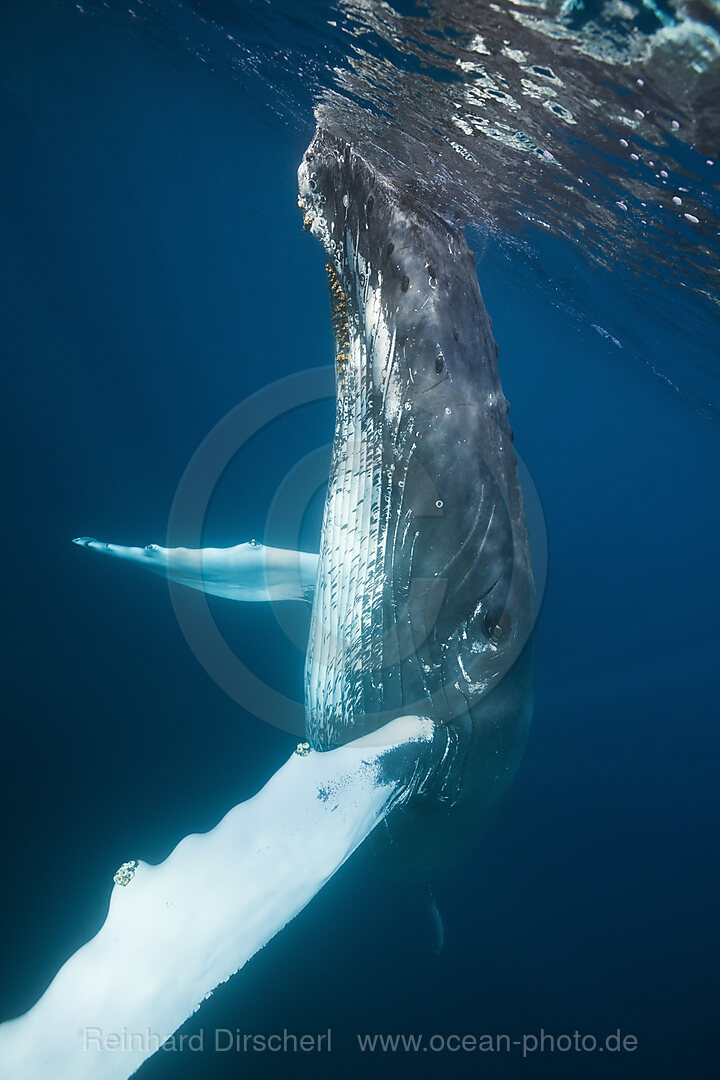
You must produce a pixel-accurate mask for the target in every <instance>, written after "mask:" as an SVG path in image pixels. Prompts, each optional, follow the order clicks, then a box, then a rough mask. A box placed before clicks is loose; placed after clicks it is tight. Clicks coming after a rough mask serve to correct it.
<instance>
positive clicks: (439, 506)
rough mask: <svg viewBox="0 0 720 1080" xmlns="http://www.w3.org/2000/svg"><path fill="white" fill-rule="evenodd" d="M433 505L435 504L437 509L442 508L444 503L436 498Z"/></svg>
mask: <svg viewBox="0 0 720 1080" xmlns="http://www.w3.org/2000/svg"><path fill="white" fill-rule="evenodd" d="M435 505H436V506H437V508H438V510H442V508H443V505H444V504H443V501H442V499H438V501H437V502H436V503H435Z"/></svg>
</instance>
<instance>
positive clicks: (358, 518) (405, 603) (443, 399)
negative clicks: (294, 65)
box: [299, 129, 534, 876]
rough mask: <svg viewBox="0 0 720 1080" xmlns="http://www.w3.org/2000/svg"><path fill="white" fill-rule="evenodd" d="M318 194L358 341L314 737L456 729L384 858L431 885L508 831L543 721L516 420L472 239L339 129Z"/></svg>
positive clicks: (320, 638) (306, 163)
mask: <svg viewBox="0 0 720 1080" xmlns="http://www.w3.org/2000/svg"><path fill="white" fill-rule="evenodd" d="M299 181H300V205H301V207H302V208H303V210H304V213H305V227H306V228H307V229H308V230H309V231H311V232H312V233H314V234H315V235H317V236H318V238H319V239H320V240H321V241H322V242H323V244H324V246H325V250H326V253H327V256H328V262H329V264H330V265H331V266H332V268H333V270H334V275H335V278H334V281H332V280H331V284H333V285H334V291H335V295H336V297H337V296H338V295H342V300H343V302H344V303H345V306H346V310H347V326H348V333H349V338H350V342H351V344H350V347H346V346H345V344H344V340H343V331H342V328H341V329H340V331H339V333H338V330H337V325H336V333H338V340H337V341H336V355H337V356H338V379H337V389H338V403H337V416H336V432H335V443H334V449H333V463H332V466H331V474H330V481H329V489H328V498H327V502H326V511H325V521H324V525H323V542H322V544H321V552H320V568H319V574H318V594H317V596H316V601H315V606H314V611H313V628H312V629H311V636H310V645H309V652H308V665H307V669H306V672H307V693H306V707H307V725H308V737H309V739H310V740H311V741H312V742H313V744H314V745H316V746H318V747H319V748H323V749H324V748H328V747H332V746H336V745H338V744H340V743H344V742H346V741H348V740H349V739H351V738H354V737H357V736H358V735H360V734H365V733H367V732H368V731H372V730H374V729H375V728H377V727H378V726H380V725H381V724H382V723H384V722H387V721H388V720H390V719H392V718H393V717H394V716H398V715H403V714H408V713H418V714H421V715H426V716H429V717H431V718H432V720H433V721H434V722H435V723H437V724H441V725H447V726H448V728H449V731H450V733H451V736H450V737H449V738H448V748H447V752H446V762H445V767H444V770H440V773H439V775H440V776H441V777H442V779H441V781H440V782H437V781H435V782H434V783H432V784H430V783H429V784H428V785H427V787H426V789H425V790H421V791H420V793H419V794H416V795H415V797H414V798H413V799H412V800H411V802H410V803H409V804H408V805H407V806H406V807H404V808H402V809H401V810H398V811H396V812H395V813H394V814H393V815H391V817H390V818H389V820H388V825H387V828H386V829H385V830H384V831H382V832H381V834H380V837H379V843H378V839H377V838H376V841H375V843H376V846H377V847H379V848H380V849H381V850H382V849H385V853H386V854H387V855H388V856H389V859H388V864H389V865H392V866H393V867H397V866H398V865H400V864H402V866H403V870H404V872H406V871H407V870H408V869H409V868H410V869H416V870H418V872H419V873H420V876H423V875H426V873H427V872H428V870H429V869H431V868H432V866H433V865H434V864H435V863H436V862H438V861H444V860H445V859H446V858H447V857H448V856H449V855H451V854H452V853H453V851H454V850H458V851H459V850H462V849H463V848H464V847H465V846H466V845H467V843H468V842H469V841H470V840H471V838H472V837H473V836H474V835H475V833H476V830H477V827H478V826H479V825H480V824H482V822H484V821H485V820H487V818H488V817H489V815H490V814H491V812H492V810H493V808H494V806H495V804H496V803H497V801H498V799H499V798H500V796H501V795H502V794H503V792H504V791H505V789H506V787H507V785H508V783H509V781H510V779H511V778H512V776H513V774H514V772H515V770H516V768H517V765H518V763H519V760H520V757H521V755H522V752H523V748H524V744H525V739H526V734H527V729H528V725H529V722H530V716H531V711H532V628H533V624H534V596H533V581H532V568H531V560H530V548H529V542H528V534H527V526H526V521H525V512H524V506H523V499H522V492H521V488H520V483H519V480H518V470H517V459H516V456H515V452H514V449H513V442H512V432H511V429H510V425H509V421H508V405H507V402H506V400H505V397H504V394H503V392H502V388H501V384H500V377H499V374H498V366H497V346H496V344H495V341H494V338H493V334H492V326H491V322H490V319H489V317H488V315H487V312H486V311H485V307H484V304H483V301H482V297H481V295H480V289H479V286H478V281H477V276H476V272H475V262H474V257H473V255H472V253H471V252H470V250H469V248H468V246H467V243H466V240H465V237H464V235H463V233H462V231H461V230H459V229H456V228H455V227H453V226H452V225H450V224H448V223H447V222H446V221H444V220H443V219H441V218H440V217H438V216H437V215H436V214H435V213H433V212H432V211H431V210H429V209H428V208H427V207H425V206H423V205H422V202H421V201H420V200H418V199H415V198H412V199H411V198H409V197H408V196H405V195H402V194H400V193H398V192H396V191H394V190H393V189H392V188H391V187H390V186H389V185H388V184H387V183H386V182H385V180H384V179H383V177H382V176H380V175H378V174H376V173H374V172H373V171H372V170H371V169H370V168H369V166H368V165H367V163H366V162H365V161H364V160H363V158H362V157H361V156H360V155H359V154H358V153H357V152H356V151H355V150H354V148H353V147H352V145H350V144H347V143H345V142H343V141H342V140H340V139H337V138H335V137H334V136H330V135H328V134H326V133H325V132H324V131H323V130H322V129H319V130H318V131H317V133H316V135H315V137H314V139H313V141H312V143H311V144H310V146H309V148H308V150H307V151H306V154H305V156H304V159H303V163H302V165H301V167H300V171H299ZM333 270H331V271H330V276H331V279H332V278H333ZM338 286H339V288H340V289H341V290H342V294H340V293H339V291H338ZM378 311H381V312H382V317H381V319H380V320H379V319H378ZM340 321H342V320H340ZM379 321H380V322H382V323H384V328H385V336H384V338H383V334H382V333H379V331H378V325H379ZM337 323H338V319H337V305H336V324H337ZM388 338H390V339H392V340H393V342H394V348H388V347H387V339H388ZM383 340H384V342H385V344H384V345H382V344H381V345H379V344H378V342H381V343H382V341H383ZM358 443H359V444H361V446H362V452H361V453H360V454H359V452H358V451H357V450H356V449H353V448H354V447H356V444H358ZM349 447H350V449H349ZM348 455H350V457H351V460H350V464H349V465H348V464H347V462H348ZM358 455H359V456H358ZM348 476H350V477H351V479H350V480H348ZM369 488H372V491H373V492H374V503H373V508H372V512H371V513H369V514H368V513H367V508H365V511H364V514H365V516H363V513H361V512H360V511H359V510H358V508H357V505H356V504H357V502H358V501H367V498H368V494H367V492H368V490H369ZM358 492H360V493H361V496H362V497H360V496H358V495H357V493H358ZM338 515H340V517H342V518H343V521H342V522H341V523H340V524H338ZM353 515H354V517H353ZM348 522H349V524H348ZM353 522H354V524H353ZM333 523H334V525H333ZM346 526H347V527H346ZM343 530H344V531H343ZM331 623H332V647H328V644H327V639H328V637H329V629H328V628H329V627H330V624H331ZM336 623H338V624H339V627H338V625H335V624H336Z"/></svg>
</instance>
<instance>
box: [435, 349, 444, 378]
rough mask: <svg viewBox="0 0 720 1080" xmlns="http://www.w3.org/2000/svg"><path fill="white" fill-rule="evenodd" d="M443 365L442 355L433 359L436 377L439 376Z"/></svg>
mask: <svg viewBox="0 0 720 1080" xmlns="http://www.w3.org/2000/svg"><path fill="white" fill-rule="evenodd" d="M443 363H444V360H443V354H442V353H440V354H439V355H438V356H436V357H435V373H436V374H437V375H439V374H440V372H441V371H442V369H443Z"/></svg>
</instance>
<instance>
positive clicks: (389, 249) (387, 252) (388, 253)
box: [385, 243, 395, 259]
mask: <svg viewBox="0 0 720 1080" xmlns="http://www.w3.org/2000/svg"><path fill="white" fill-rule="evenodd" d="M394 250H395V245H394V244H392V243H390V244H388V246H387V248H386V249H385V255H386V257H387V258H388V259H389V258H390V256H391V255H392V253H393V251H394Z"/></svg>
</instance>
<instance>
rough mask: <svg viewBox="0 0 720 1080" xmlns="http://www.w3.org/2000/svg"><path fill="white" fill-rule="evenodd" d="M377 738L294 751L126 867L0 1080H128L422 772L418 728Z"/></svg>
mask: <svg viewBox="0 0 720 1080" xmlns="http://www.w3.org/2000/svg"><path fill="white" fill-rule="evenodd" d="M378 735H379V736H380V737H379V738H378V739H377V740H375V742H374V743H373V740H372V738H368V739H364V740H362V742H358V743H350V744H349V745H347V746H344V747H341V748H339V749H337V750H331V751H329V752H327V753H316V752H314V751H311V750H309V748H308V747H307V744H303V743H301V744H300V745H299V746H298V749H297V751H296V752H295V753H294V754H293V755H292V756H291V758H290V760H289V761H288V762H287V763H286V764H285V765H283V766H282V768H280V769H279V770H278V772H276V773H275V775H274V776H273V777H272V778H271V779H270V781H269V782H268V783H267V784H266V785H265V787H264V788H263V789H262V790H261V791H260V792H259V793H258V794H257V795H255V796H254V797H253V798H251V799H249V800H248V801H247V802H244V803H240V804H239V805H238V806H235V807H234V808H233V809H232V810H230V812H229V813H228V814H226V815H225V817H224V818H223V819H222V821H221V822H220V823H219V824H218V825H216V826H215V828H214V829H212V830H211V831H210V832H208V833H204V834H202V835H194V836H188V837H186V838H185V839H184V840H182V841H181V842H180V843H179V844H178V845H177V847H176V848H175V850H174V851H173V852H172V853H171V854H170V855H169V857H168V858H167V859H166V860H165V861H164V862H163V863H161V864H160V865H159V866H150V865H148V864H147V863H144V862H136V861H132V862H128V863H124V864H123V866H122V867H121V868H120V870H118V872H117V874H116V875H115V881H116V885H115V888H114V889H113V891H112V893H111V897H110V909H109V912H108V915H107V919H106V921H105V923H104V925H103V926H102V927H101V929H100V930H99V932H98V933H97V934H96V935H95V937H94V938H93V939H92V940H91V941H89V942H88V943H87V945H84V946H83V947H82V948H81V949H79V950H78V951H77V952H76V953H75V954H74V955H73V956H71V957H70V959H69V960H68V961H67V962H66V963H65V965H64V966H63V967H62V968H61V969H60V971H59V973H58V974H57V975H56V977H55V979H54V980H53V982H52V983H51V984H50V986H49V987H48V989H47V990H46V991H45V993H44V994H43V996H42V997H41V998H40V1000H39V1001H38V1003H37V1004H36V1005H35V1006H34V1007H33V1008H32V1009H31V1010H30V1011H29V1012H28V1013H26V1014H25V1015H24V1016H21V1017H19V1018H18V1019H17V1020H11V1021H10V1022H8V1023H6V1024H3V1025H0V1075H1V1076H4V1077H8V1078H10V1077H13V1078H17V1080H20V1078H22V1080H48V1078H49V1077H52V1080H126V1078H127V1077H129V1076H131V1075H132V1074H133V1073H134V1072H135V1071H136V1070H137V1069H138V1068H139V1067H140V1065H141V1063H142V1062H143V1061H144V1060H145V1059H146V1058H148V1057H150V1056H151V1055H152V1054H153V1053H154V1052H155V1051H156V1050H158V1049H159V1048H160V1045H161V1044H162V1042H163V1041H164V1040H165V1039H167V1038H168V1037H169V1036H170V1035H172V1033H173V1032H174V1031H176V1030H177V1028H178V1027H179V1026H180V1025H181V1024H182V1023H183V1022H184V1021H185V1020H186V1019H187V1017H189V1016H190V1015H191V1014H192V1013H193V1012H194V1011H195V1009H196V1008H197V1006H198V1005H199V1004H200V1003H201V1002H202V1001H203V999H204V998H206V997H208V996H209V995H210V994H211V993H212V991H213V990H214V989H215V987H216V986H218V985H219V984H220V983H222V982H224V981H225V980H226V979H228V978H230V976H231V975H233V974H234V973H235V972H236V971H238V970H239V968H241V967H242V966H243V965H244V964H245V963H246V961H247V960H249V959H250V957H251V956H253V955H254V954H255V953H256V952H257V951H258V950H259V949H261V948H262V947H263V946H264V945H265V944H266V943H267V942H268V941H269V940H270V939H271V938H272V937H273V936H274V935H275V934H276V933H278V931H279V930H281V929H282V928H283V926H285V925H286V923H288V922H289V921H290V920H291V919H292V918H294V916H295V915H297V914H298V912H300V911H301V910H302V909H303V908H304V907H305V905H306V904H307V903H308V902H309V901H310V900H311V899H312V897H313V896H314V895H315V894H316V893H317V892H318V891H319V890H320V889H321V888H322V886H323V885H324V884H325V883H326V882H327V881H328V879H329V878H330V877H332V875H333V874H334V873H335V871H336V870H337V869H338V868H339V867H340V866H342V864H343V863H344V862H345V860H346V859H347V858H348V857H349V856H350V855H351V854H352V852H353V851H354V850H355V848H356V847H357V846H358V845H359V844H360V843H362V841H363V840H364V838H365V837H366V836H367V835H368V833H370V832H371V831H372V829H373V828H374V827H375V826H376V825H377V823H378V822H379V821H380V820H381V819H382V818H383V817H384V816H385V815H386V814H387V813H388V812H389V811H390V810H391V809H392V808H393V807H394V806H397V805H398V803H400V802H401V801H403V799H405V798H408V797H409V796H410V795H411V794H412V792H413V784H414V783H416V782H417V780H418V778H419V777H422V776H424V775H427V774H428V772H429V770H431V769H432V768H433V762H434V760H435V753H436V738H435V729H434V726H433V724H432V723H431V722H430V721H429V720H427V719H424V718H420V717H417V716H413V717H403V718H402V719H400V720H394V721H392V722H391V723H390V724H388V725H387V726H386V728H384V729H382V731H381V732H379V733H378ZM170 1045H172V1044H170Z"/></svg>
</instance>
